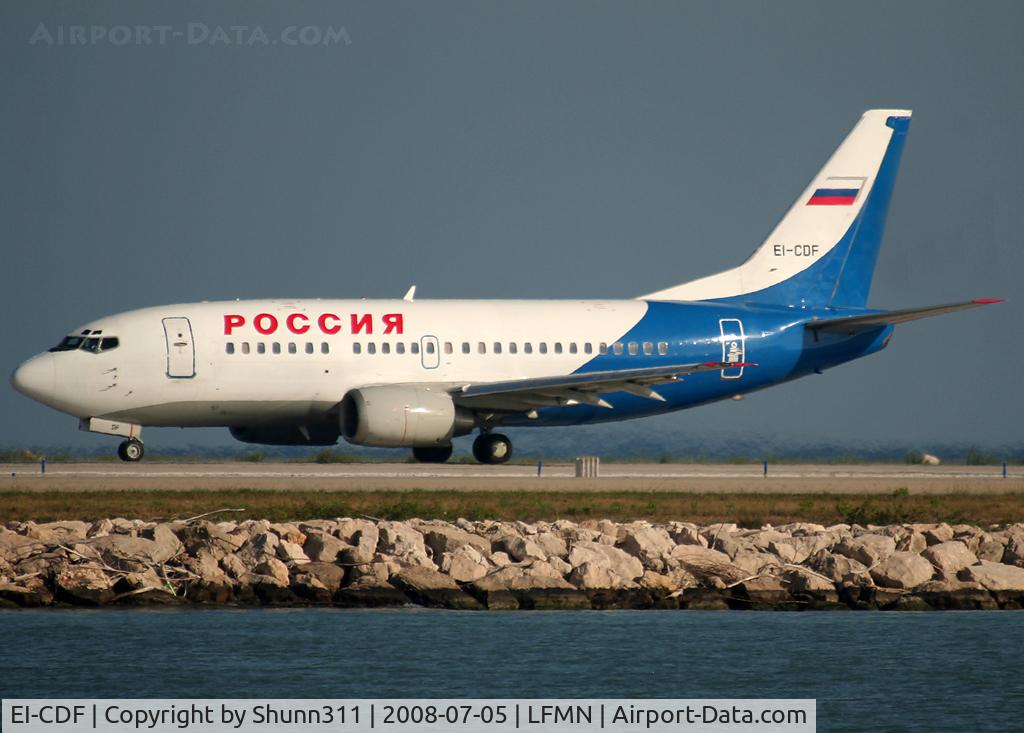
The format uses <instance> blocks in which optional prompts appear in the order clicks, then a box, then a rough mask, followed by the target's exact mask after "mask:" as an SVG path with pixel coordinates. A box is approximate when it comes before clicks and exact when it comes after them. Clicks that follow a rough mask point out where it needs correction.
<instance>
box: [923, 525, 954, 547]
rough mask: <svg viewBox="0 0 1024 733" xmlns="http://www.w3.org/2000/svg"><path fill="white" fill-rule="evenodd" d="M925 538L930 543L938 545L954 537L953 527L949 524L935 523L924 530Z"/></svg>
mask: <svg viewBox="0 0 1024 733" xmlns="http://www.w3.org/2000/svg"><path fill="white" fill-rule="evenodd" d="M923 534H924V538H925V540H927V541H928V544H929V545H938V544H940V543H942V542H949V541H950V540H951V539H953V528H952V527H950V526H949V525H948V524H945V523H943V524H934V525H931V526H930V527H927V528H925V529H924V530H923Z"/></svg>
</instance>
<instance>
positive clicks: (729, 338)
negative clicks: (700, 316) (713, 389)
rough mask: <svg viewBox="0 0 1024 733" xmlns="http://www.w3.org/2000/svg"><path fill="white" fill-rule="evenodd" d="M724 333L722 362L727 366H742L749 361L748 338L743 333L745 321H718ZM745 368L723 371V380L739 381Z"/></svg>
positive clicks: (729, 319)
mask: <svg viewBox="0 0 1024 733" xmlns="http://www.w3.org/2000/svg"><path fill="white" fill-rule="evenodd" d="M718 328H719V330H720V331H721V332H722V361H724V362H725V363H726V364H742V363H743V362H745V361H746V360H747V336H746V334H745V333H744V332H743V321H741V320H740V319H739V318H722V319H720V320H719V321H718ZM742 376H743V367H735V368H732V369H723V370H722V379H739V378H740V377H742Z"/></svg>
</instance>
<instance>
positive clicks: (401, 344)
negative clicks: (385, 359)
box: [395, 341, 405, 354]
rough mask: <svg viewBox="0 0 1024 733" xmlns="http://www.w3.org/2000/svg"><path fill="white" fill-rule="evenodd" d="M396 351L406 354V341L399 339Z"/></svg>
mask: <svg viewBox="0 0 1024 733" xmlns="http://www.w3.org/2000/svg"><path fill="white" fill-rule="evenodd" d="M395 353H396V354H404V353H405V342H404V341H399V342H398V343H397V344H395Z"/></svg>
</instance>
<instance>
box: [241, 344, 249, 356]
mask: <svg viewBox="0 0 1024 733" xmlns="http://www.w3.org/2000/svg"><path fill="white" fill-rule="evenodd" d="M242 353H243V354H248V353H249V342H248V341H243V342H242Z"/></svg>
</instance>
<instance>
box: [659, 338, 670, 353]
mask: <svg viewBox="0 0 1024 733" xmlns="http://www.w3.org/2000/svg"><path fill="white" fill-rule="evenodd" d="M658 353H659V354H660V355H661V356H665V355H666V354H668V341H659V342H658Z"/></svg>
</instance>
